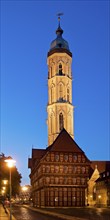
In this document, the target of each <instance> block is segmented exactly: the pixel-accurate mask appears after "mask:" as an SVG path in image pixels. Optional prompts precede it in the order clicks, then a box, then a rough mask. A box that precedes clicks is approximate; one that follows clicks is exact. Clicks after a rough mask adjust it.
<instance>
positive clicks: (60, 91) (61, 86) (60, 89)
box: [59, 84, 63, 99]
mask: <svg viewBox="0 0 110 220" xmlns="http://www.w3.org/2000/svg"><path fill="white" fill-rule="evenodd" d="M59 98H60V99H62V98H63V85H62V84H60V85H59Z"/></svg>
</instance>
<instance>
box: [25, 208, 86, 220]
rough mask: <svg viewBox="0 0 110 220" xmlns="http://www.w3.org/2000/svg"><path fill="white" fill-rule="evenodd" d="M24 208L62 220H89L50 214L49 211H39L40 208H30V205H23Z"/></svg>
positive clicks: (54, 213)
mask: <svg viewBox="0 0 110 220" xmlns="http://www.w3.org/2000/svg"><path fill="white" fill-rule="evenodd" d="M23 206H24V207H27V208H29V209H31V210H34V211H36V212H39V213H42V214H46V215H50V216H54V217H59V218H61V219H64V220H87V219H85V218H78V217H75V216H69V215H64V214H60V213H56V212H49V211H46V210H43V209H38V208H34V207H32V206H28V205H23Z"/></svg>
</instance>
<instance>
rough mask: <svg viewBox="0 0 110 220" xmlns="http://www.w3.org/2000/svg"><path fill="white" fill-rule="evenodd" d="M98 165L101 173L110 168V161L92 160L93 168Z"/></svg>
mask: <svg viewBox="0 0 110 220" xmlns="http://www.w3.org/2000/svg"><path fill="white" fill-rule="evenodd" d="M96 166H97V169H98V171H99V173H102V172H104V171H107V170H110V161H91V168H92V169H93V170H95V167H96Z"/></svg>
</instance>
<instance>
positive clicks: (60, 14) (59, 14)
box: [57, 13, 64, 25]
mask: <svg viewBox="0 0 110 220" xmlns="http://www.w3.org/2000/svg"><path fill="white" fill-rule="evenodd" d="M62 15H64V14H63V13H58V14H57V16H58V21H59V25H60V17H61V16H62Z"/></svg>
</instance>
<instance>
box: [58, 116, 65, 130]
mask: <svg viewBox="0 0 110 220" xmlns="http://www.w3.org/2000/svg"><path fill="white" fill-rule="evenodd" d="M63 128H64V119H63V114H62V113H60V114H59V130H60V131H61V130H62V129H63Z"/></svg>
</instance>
